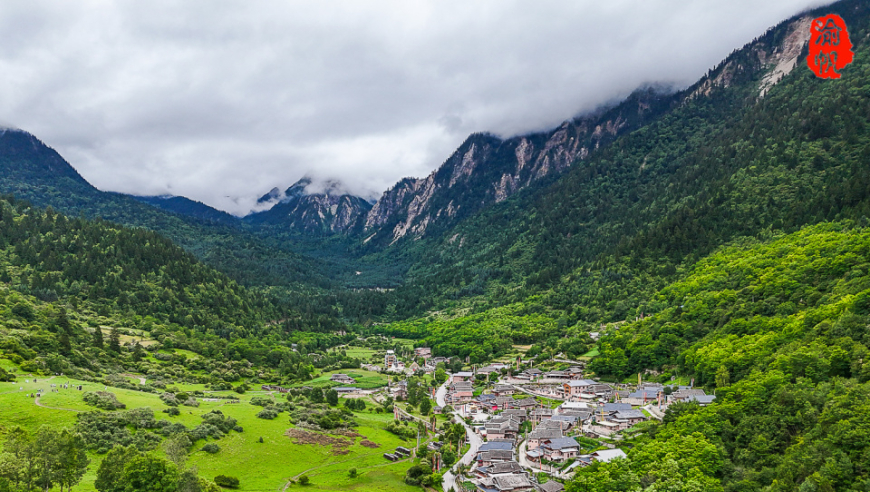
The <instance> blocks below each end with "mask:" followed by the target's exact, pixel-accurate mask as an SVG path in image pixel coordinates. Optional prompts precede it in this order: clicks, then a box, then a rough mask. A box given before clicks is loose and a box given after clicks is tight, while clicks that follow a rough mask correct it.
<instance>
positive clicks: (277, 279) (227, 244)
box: [0, 130, 330, 289]
mask: <svg viewBox="0 0 870 492" xmlns="http://www.w3.org/2000/svg"><path fill="white" fill-rule="evenodd" d="M0 193H9V194H13V195H15V196H16V197H17V198H21V199H26V200H28V201H30V202H32V203H33V204H35V205H38V206H42V207H46V206H51V207H54V208H55V209H56V210H58V211H59V212H61V213H64V214H68V215H70V216H79V215H83V216H85V217H89V218H97V217H99V218H102V219H105V220H109V221H112V222H115V223H118V224H123V225H127V226H132V227H144V228H147V229H150V230H153V231H157V232H159V233H161V234H163V235H165V236H166V237H168V238H170V239H172V240H173V241H174V242H175V243H176V244H179V245H180V246H182V247H183V248H185V249H186V250H188V251H190V252H192V253H193V254H195V255H196V256H197V257H198V258H200V259H202V260H203V261H205V262H206V263H208V264H210V265H212V266H214V267H216V268H218V269H220V270H221V271H223V272H224V273H226V274H228V275H230V276H231V277H232V278H234V279H236V280H238V281H239V282H242V283H244V284H247V285H280V286H293V287H294V288H296V289H308V288H310V287H312V286H317V287H327V286H328V285H329V284H330V282H329V280H328V278H327V276H325V275H323V274H322V273H321V272H323V271H325V270H328V268H325V267H324V266H323V263H322V262H321V261H318V260H314V259H313V258H309V257H305V256H302V255H300V254H297V253H294V252H292V251H291V250H290V249H289V248H288V247H287V245H285V244H282V243H281V242H280V241H275V240H270V239H268V238H264V237H258V236H255V235H253V234H251V233H248V232H245V231H243V230H242V229H241V228H240V227H239V225H241V224H240V223H239V224H228V223H227V222H226V221H225V220H217V221H215V220H211V219H208V220H203V219H202V218H196V217H191V216H188V215H185V214H181V213H176V212H174V211H164V210H162V209H159V208H156V207H154V206H150V205H147V204H145V203H141V202H140V201H139V200H136V199H134V198H132V197H129V196H126V195H120V194H117V193H107V192H103V191H100V190H98V189H96V188H94V187H93V186H91V185H90V183H88V182H87V181H85V180H84V179H83V178H82V177H81V176H80V175H79V174H78V173H77V172H76V171H75V169H73V168H72V166H70V165H69V163H67V162H66V161H65V160H64V159H63V158H62V157H61V156H60V155H59V154H58V153H57V152H55V151H54V150H53V149H51V148H49V147H48V146H46V145H45V144H44V143H42V142H41V141H40V140H39V139H37V138H36V137H35V136H33V135H31V134H29V133H27V132H23V131H20V130H4V131H0Z"/></svg>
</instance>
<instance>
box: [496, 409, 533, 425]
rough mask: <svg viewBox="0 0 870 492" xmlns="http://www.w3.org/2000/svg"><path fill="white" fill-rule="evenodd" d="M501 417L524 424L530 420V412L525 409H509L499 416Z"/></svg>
mask: <svg viewBox="0 0 870 492" xmlns="http://www.w3.org/2000/svg"><path fill="white" fill-rule="evenodd" d="M499 416H500V417H510V418H512V419H514V420H516V421H517V422H519V423H523V422H525V421H526V420H527V418H528V411H526V409H524V408H509V409H507V410H505V411H503V412H502V413H500V414H499Z"/></svg>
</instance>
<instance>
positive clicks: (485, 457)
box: [477, 446, 514, 466]
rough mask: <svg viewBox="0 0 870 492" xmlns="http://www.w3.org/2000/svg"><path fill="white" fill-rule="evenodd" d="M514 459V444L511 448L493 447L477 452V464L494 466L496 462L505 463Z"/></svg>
mask: <svg viewBox="0 0 870 492" xmlns="http://www.w3.org/2000/svg"><path fill="white" fill-rule="evenodd" d="M513 459H514V450H513V446H511V449H491V450H487V451H481V452H479V453H477V466H492V465H493V464H494V463H504V462H506V461H513Z"/></svg>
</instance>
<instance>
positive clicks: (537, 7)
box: [0, 0, 828, 215]
mask: <svg viewBox="0 0 870 492" xmlns="http://www.w3.org/2000/svg"><path fill="white" fill-rule="evenodd" d="M823 3H828V2H825V1H821V0H771V1H765V2H758V1H755V0H733V1H727V2H725V1H722V2H715V3H714V2H698V1H694V0H676V1H675V0H647V1H643V2H637V1H634V0H632V1H629V0H615V1H609V2H600V1H595V2H593V1H579V2H564V1H559V0H542V1H538V2H534V3H532V4H530V3H528V2H520V1H514V0H480V1H475V2H468V1H464V0H423V1H420V2H404V1H400V0H392V1H388V0H384V1H376V2H353V1H346V2H342V1H339V2H338V3H333V2H320V3H318V2H302V1H293V0H290V1H285V0H280V1H279V0H271V1H270V0H266V1H262V2H256V3H255V4H248V3H231V2H230V3H227V2H223V3H217V4H215V3H214V2H210V1H205V0H189V1H184V2H172V1H169V2H158V3H157V4H154V3H153V2H147V3H144V2H118V3H105V2H100V1H97V0H83V1H79V2H50V1H42V0H36V1H33V2H2V3H0V32H3V34H4V43H2V46H0V67H2V71H3V74H4V76H3V79H2V82H0V118H2V119H5V120H8V121H14V122H16V125H17V126H21V127H23V128H28V129H29V130H30V131H32V132H33V133H34V134H36V135H39V137H40V138H41V139H44V141H45V142H46V143H48V144H49V145H51V146H52V147H53V148H56V149H57V150H58V151H59V152H60V153H61V154H62V155H63V156H64V157H66V158H67V159H68V160H69V161H70V162H71V163H72V164H73V166H74V167H75V168H76V169H78V170H79V171H80V172H81V174H82V175H83V176H84V177H85V178H87V179H88V180H89V181H91V182H92V183H94V185H96V186H97V187H99V188H101V189H104V190H112V191H120V192H128V193H138V194H149V195H161V194H171V195H183V196H187V197H191V198H194V199H196V200H200V201H202V202H205V203H207V204H209V205H212V206H215V207H217V208H220V209H223V210H227V211H229V212H232V213H235V214H240V215H241V214H245V213H247V212H248V211H250V210H251V209H252V208H255V207H257V206H258V205H257V200H258V198H259V197H260V196H262V194H263V190H268V189H270V188H272V187H274V186H276V185H278V188H279V189H283V188H282V185H281V183H293V182H295V181H297V180H299V179H300V178H301V177H303V176H305V175H312V176H315V175H316V176H330V177H337V178H339V179H340V181H341V182H342V183H344V185H342V186H343V187H344V189H345V190H346V191H347V192H349V193H352V194H354V195H358V196H363V197H367V198H372V197H375V196H377V195H379V194H380V192H382V191H383V190H385V189H387V188H388V187H389V186H391V185H392V184H393V183H395V182H396V181H397V180H398V179H400V178H402V177H403V176H425V175H428V174H429V173H430V172H431V170H432V169H435V168H437V167H438V166H439V165H440V164H441V163H442V162H444V160H445V159H446V158H447V157H448V156H449V155H450V154H451V152H452V151H453V150H454V149H455V148H456V147H457V146H458V145H459V144H460V143H461V142H462V141H463V140H464V139H465V137H466V136H467V135H468V134H470V133H473V132H477V131H489V132H492V133H494V134H497V135H500V136H510V135H514V134H520V133H526V132H530V131H536V130H541V129H546V128H552V127H555V126H558V125H559V124H560V123H561V122H562V121H563V120H565V119H569V118H571V117H572V116H574V115H576V114H579V113H582V112H586V111H590V110H593V109H595V108H596V107H599V106H600V105H601V104H602V103H604V102H608V101H613V100H615V99H619V98H621V97H625V96H626V95H628V94H629V93H630V92H631V91H633V90H634V89H635V88H637V87H640V86H642V85H644V84H645V83H648V82H651V81H652V82H663V83H666V84H674V85H676V86H686V85H688V84H690V83H692V82H693V81H695V80H697V79H698V78H699V77H700V76H701V75H703V74H704V73H705V72H706V71H707V70H708V69H709V68H711V67H712V66H713V65H715V64H716V63H717V62H718V61H720V60H721V59H723V58H724V57H725V56H726V55H727V54H728V53H730V52H731V51H732V50H733V49H734V48H737V47H740V46H742V45H743V44H744V43H745V42H747V41H749V40H751V39H753V38H754V37H756V36H758V35H759V34H761V33H762V32H764V30H765V29H766V28H768V27H769V26H772V25H774V24H776V23H777V22H779V21H781V20H783V19H785V18H787V17H789V16H791V15H793V14H796V13H798V12H799V11H801V10H803V9H805V8H807V7H811V6H817V5H820V4H823ZM325 181H326V180H323V181H321V182H325ZM324 189H326V188H324Z"/></svg>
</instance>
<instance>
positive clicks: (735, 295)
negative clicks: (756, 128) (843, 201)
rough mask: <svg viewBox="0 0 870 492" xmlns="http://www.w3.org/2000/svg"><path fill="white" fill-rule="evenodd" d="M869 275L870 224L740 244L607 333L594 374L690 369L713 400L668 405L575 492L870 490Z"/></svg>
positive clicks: (654, 374) (588, 472) (663, 374)
mask: <svg viewBox="0 0 870 492" xmlns="http://www.w3.org/2000/svg"><path fill="white" fill-rule="evenodd" d="M868 268H870V229H867V227H860V226H857V225H856V224H852V223H832V224H824V225H818V226H813V227H808V228H805V229H803V230H801V231H799V232H796V233H793V234H788V235H776V236H772V237H769V238H766V239H761V240H759V239H744V240H741V241H738V242H736V243H735V244H733V245H731V246H729V247H726V248H723V249H721V250H719V251H717V252H716V253H715V254H713V255H711V256H710V257H708V258H705V259H703V260H701V261H700V262H698V264H697V265H695V267H694V268H693V269H692V270H691V271H690V272H688V274H687V275H686V276H685V278H683V279H681V280H679V281H677V282H674V283H673V284H671V285H668V286H667V287H666V288H664V289H662V290H661V291H660V292H658V293H657V294H656V295H655V296H654V298H653V299H654V301H655V302H658V303H660V305H662V306H666V307H665V308H664V309H662V310H661V311H659V312H658V313H657V314H655V315H653V316H650V317H647V318H645V319H643V320H641V321H638V322H632V323H629V324H627V325H623V326H620V327H619V328H618V329H613V330H611V331H609V332H608V333H607V334H606V335H605V336H604V337H603V338H602V342H601V356H599V357H596V358H595V359H593V362H592V368H593V369H594V370H596V371H597V372H598V373H599V374H611V375H615V376H619V377H622V376H628V375H630V374H636V373H637V372H646V371H651V372H650V375H649V376H648V377H649V378H652V379H656V378H657V379H659V380H661V381H663V382H666V381H670V378H671V376H673V375H677V374H681V375H685V374H689V375H692V376H693V377H694V378H695V383H696V384H698V385H702V386H704V387H706V388H708V390H715V394H716V396H717V400H716V404H715V405H710V406H708V407H704V408H702V407H700V406H698V405H697V404H680V405H673V406H671V407H670V408H669V409H668V412H667V414H666V418H665V419H664V422H663V423H662V424H660V425H656V426H651V427H650V428H648V429H647V432H646V433H645V434H644V435H643V436H641V437H639V438H638V439H636V440H634V441H633V442H632V443H631V448H630V451H629V452H628V455H629V460H627V462H624V463H619V464H614V465H607V464H599V465H596V466H594V467H590V468H588V469H584V470H583V473H582V474H580V476H579V477H578V479H577V481H576V482H575V487H576V488H575V489H574V490H587V489H584V488H583V485H584V484H585V485H588V486H589V488H588V490H595V491H605V490H625V491H628V490H632V491H633V490H641V488H638V484H642V485H643V490H728V491H739V490H766V491H786V490H801V491H804V490H820V491H821V490H864V489H865V488H866V486H867V484H868V483H870V469H868V468H867V458H866V457H867V454H866V453H867V450H868V443H870V440H868V436H870V423H868V422H867V419H866V417H865V414H866V411H867V406H868V404H870V383H868V381H870V366H868V362H867V361H868V355H870V349H868V343H870V338H868V334H867V326H868V324H870V270H868ZM655 483H658V484H659V485H658V486H656V487H652V488H647V487H651V486H652V485H653V484H655ZM798 486H800V487H799V488H798ZM662 487H669V488H667V489H663V488H662Z"/></svg>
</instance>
